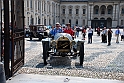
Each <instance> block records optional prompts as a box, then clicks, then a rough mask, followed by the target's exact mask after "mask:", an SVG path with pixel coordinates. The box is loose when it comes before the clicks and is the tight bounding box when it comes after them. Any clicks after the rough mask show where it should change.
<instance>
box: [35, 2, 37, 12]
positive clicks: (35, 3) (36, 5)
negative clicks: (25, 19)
mask: <svg viewBox="0 0 124 83" xmlns="http://www.w3.org/2000/svg"><path fill="white" fill-rule="evenodd" d="M35 9H36V10H37V1H35Z"/></svg>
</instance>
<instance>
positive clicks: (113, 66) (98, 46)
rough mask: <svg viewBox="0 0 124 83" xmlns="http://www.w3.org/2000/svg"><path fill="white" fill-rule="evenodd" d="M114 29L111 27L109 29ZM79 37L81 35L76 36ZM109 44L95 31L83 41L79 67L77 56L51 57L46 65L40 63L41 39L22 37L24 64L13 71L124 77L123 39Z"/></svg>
mask: <svg viewBox="0 0 124 83" xmlns="http://www.w3.org/2000/svg"><path fill="white" fill-rule="evenodd" d="M113 32H114V30H113ZM78 38H81V35H80V36H79V37H78ZM115 40H116V37H115V36H114V33H113V36H112V45H111V46H107V43H101V37H100V36H97V34H96V32H94V35H93V43H92V44H87V38H86V42H85V57H84V63H83V67H82V66H79V59H78V58H79V57H77V58H75V59H74V58H73V57H52V58H50V59H49V60H48V62H49V64H48V65H47V66H44V65H43V59H42V43H41V41H37V40H33V41H29V39H28V38H27V39H25V65H24V66H23V67H22V68H21V69H20V70H19V71H18V72H17V74H20V73H21V74H24V73H26V74H42V75H59V76H63V75H64V76H65V75H67V76H78V77H86V78H98V79H116V80H124V41H120V42H119V44H116V43H115Z"/></svg>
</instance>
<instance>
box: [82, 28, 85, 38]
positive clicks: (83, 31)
mask: <svg viewBox="0 0 124 83" xmlns="http://www.w3.org/2000/svg"><path fill="white" fill-rule="evenodd" d="M85 35H86V29H85V27H84V26H83V27H82V40H85Z"/></svg>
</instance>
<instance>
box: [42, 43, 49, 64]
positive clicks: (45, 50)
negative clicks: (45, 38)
mask: <svg viewBox="0 0 124 83" xmlns="http://www.w3.org/2000/svg"><path fill="white" fill-rule="evenodd" d="M47 57H48V56H47V44H46V43H43V60H44V65H47V61H46V60H47Z"/></svg>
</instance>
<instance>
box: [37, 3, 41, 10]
mask: <svg viewBox="0 0 124 83" xmlns="http://www.w3.org/2000/svg"><path fill="white" fill-rule="evenodd" d="M40 6H41V2H40V1H39V2H38V10H40Z"/></svg>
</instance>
